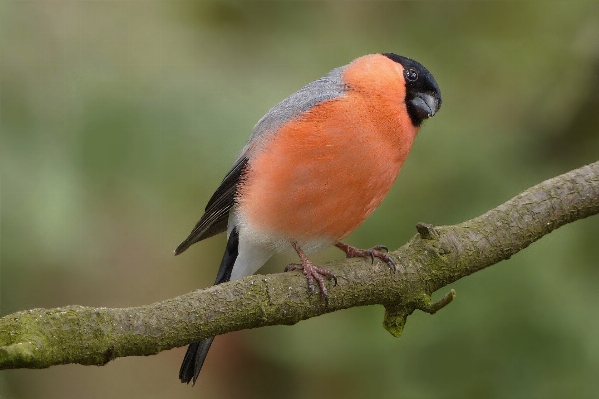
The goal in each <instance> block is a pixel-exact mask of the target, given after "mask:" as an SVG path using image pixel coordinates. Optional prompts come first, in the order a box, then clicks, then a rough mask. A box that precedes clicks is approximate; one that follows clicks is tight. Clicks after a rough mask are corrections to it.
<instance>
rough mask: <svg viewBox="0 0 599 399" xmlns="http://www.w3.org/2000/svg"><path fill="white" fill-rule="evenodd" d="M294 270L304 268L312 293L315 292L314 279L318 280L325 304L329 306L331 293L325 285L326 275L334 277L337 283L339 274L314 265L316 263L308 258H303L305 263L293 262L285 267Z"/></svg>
mask: <svg viewBox="0 0 599 399" xmlns="http://www.w3.org/2000/svg"><path fill="white" fill-rule="evenodd" d="M292 270H302V271H303V272H304V276H305V277H306V281H307V282H308V290H310V293H311V294H314V280H316V281H317V282H318V287H319V288H320V292H321V294H322V297H323V298H324V301H325V304H326V305H327V306H328V305H329V293H328V291H327V287H326V285H325V281H324V277H328V278H330V279H332V280H333V282H334V285H337V276H335V275H334V274H333V273H331V272H330V271H328V270H325V269H323V268H320V267H318V266H314V264H313V263H312V262H310V261H309V260H308V259H305V260H303V263H291V264H289V265H287V267H286V268H285V271H286V272H288V271H292Z"/></svg>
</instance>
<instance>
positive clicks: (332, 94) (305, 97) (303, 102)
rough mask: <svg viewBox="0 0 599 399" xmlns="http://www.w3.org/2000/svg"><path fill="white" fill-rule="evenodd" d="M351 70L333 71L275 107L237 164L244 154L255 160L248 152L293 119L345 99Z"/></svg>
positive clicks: (263, 118) (256, 129)
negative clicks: (345, 79)
mask: <svg viewBox="0 0 599 399" xmlns="http://www.w3.org/2000/svg"><path fill="white" fill-rule="evenodd" d="M346 67H347V65H346V66H342V67H339V68H335V69H333V70H332V71H331V72H329V73H328V74H327V75H325V76H323V77H322V78H320V79H317V80H315V81H314V82H311V83H308V84H307V85H306V86H304V87H302V88H301V89H299V90H298V91H296V92H295V93H293V94H292V95H290V96H289V97H287V98H286V99H284V100H283V101H281V102H280V103H278V104H277V105H275V106H274V107H272V108H271V109H270V110H269V111H268V112H267V113H266V115H264V116H263V117H262V118H261V119H260V120H259V121H258V123H256V126H255V127H254V132H253V133H252V135H251V136H250V138H249V140H248V142H247V144H246V145H245V147H244V148H243V150H241V153H240V154H239V156H238V157H237V160H236V162H235V163H237V162H238V161H239V160H240V159H241V158H242V157H244V155H247V156H248V157H249V158H251V157H252V156H251V154H247V152H248V150H250V149H255V148H257V147H259V146H260V144H261V143H262V142H263V141H264V140H265V139H268V138H269V137H270V135H272V134H275V133H276V131H277V130H278V129H279V128H280V127H281V126H282V125H284V124H285V123H287V122H289V121H290V120H291V119H294V118H297V117H299V116H300V115H301V114H303V113H304V112H306V111H308V110H310V109H311V108H312V107H313V106H314V105H316V104H318V103H320V102H322V101H325V100H330V99H332V98H337V97H342V96H343V95H344V93H345V83H344V82H343V71H344V69H345V68H346Z"/></svg>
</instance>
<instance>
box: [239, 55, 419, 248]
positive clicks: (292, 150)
mask: <svg viewBox="0 0 599 399" xmlns="http://www.w3.org/2000/svg"><path fill="white" fill-rule="evenodd" d="M365 58H367V57H363V58H361V59H358V60H356V61H355V62H354V63H352V64H350V65H349V66H348V67H347V69H346V70H345V73H344V80H345V82H346V83H347V84H348V85H349V86H350V89H349V90H348V93H347V95H346V96H344V97H341V98H336V99H333V100H328V101H325V102H323V103H321V104H319V105H318V106H316V107H314V108H313V109H312V110H310V111H309V112H307V113H305V114H303V115H302V116H300V117H299V118H297V119H294V120H292V121H291V122H288V123H286V124H285V125H283V126H282V127H281V128H280V129H279V131H278V132H277V133H276V134H274V135H273V136H272V138H271V139H270V140H269V141H267V142H266V144H265V145H264V146H263V148H262V149H260V150H259V151H258V153H257V154H256V155H255V156H254V157H252V158H251V160H250V163H249V169H248V171H247V173H246V175H245V176H244V178H243V181H242V183H241V186H240V189H239V192H238V203H239V212H240V215H242V218H243V219H244V221H245V223H247V224H248V225H250V226H251V227H252V229H255V230H256V231H260V232H262V233H265V234H267V235H272V236H274V237H282V238H284V239H286V240H289V241H306V240H312V239H320V238H324V239H330V240H333V241H336V240H341V239H342V238H344V237H346V236H347V235H349V234H350V233H351V232H352V231H353V230H354V229H356V227H358V226H359V225H360V224H361V223H362V222H363V221H364V220H365V219H366V218H367V217H368V216H369V215H370V214H371V213H372V212H373V211H374V209H375V208H376V207H377V206H378V205H379V204H380V203H381V201H382V200H383V198H384V196H385V195H386V194H387V192H388V191H389V189H390V188H391V186H392V184H393V182H394V180H395V178H396V176H397V174H398V173H399V170H400V168H401V165H402V164H403V162H404V161H405V159H406V157H407V155H408V152H409V150H410V147H411V145H412V142H413V140H414V137H415V135H416V132H417V128H415V127H413V126H412V124H411V123H410V120H409V117H408V115H407V111H406V109H405V104H404V96H405V88H404V85H403V79H402V78H401V77H402V75H401V70H400V69H399V70H398V67H397V66H396V65H398V64H396V63H393V62H387V59H386V57H383V56H380V58H379V56H370V58H367V59H365ZM373 58H374V59H373ZM361 63H362V64H361Z"/></svg>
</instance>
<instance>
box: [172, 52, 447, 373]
mask: <svg viewBox="0 0 599 399" xmlns="http://www.w3.org/2000/svg"><path fill="white" fill-rule="evenodd" d="M440 107H441V91H440V89H439V86H438V85H437V82H436V81H435V78H434V77H433V75H432V74H431V73H430V72H429V71H428V70H427V69H426V68H425V67H424V66H423V65H422V64H420V63H419V62H417V61H415V60H413V59H410V58H408V57H404V56H401V55H397V54H395V53H376V54H368V55H365V56H362V57H359V58H357V59H355V60H353V61H351V62H350V63H349V64H347V65H344V66H341V67H338V68H335V69H333V70H332V71H330V72H329V73H328V74H326V75H325V76H324V77H322V78H320V79H317V80H315V81H313V82H311V83H309V84H307V85H306V86H304V87H303V88H301V89H300V90H298V91H297V92H295V93H294V94H292V95H291V96H289V97H287V98H286V99H284V100H283V101H281V102H280V103H278V104H277V105H275V106H274V107H273V108H271V109H270V110H269V111H268V112H267V113H266V115H264V116H263V117H262V118H261V119H260V120H259V121H258V123H257V124H256V125H255V127H254V129H253V132H252V134H251V136H250V138H249V140H248V142H247V144H246V145H245V146H244V147H243V149H242V150H241V152H240V153H239V155H238V157H237V159H236V160H235V162H234V164H233V167H232V168H231V170H230V171H229V173H228V174H227V175H226V176H225V178H224V179H223V181H222V183H221V184H220V186H219V187H218V188H217V190H216V191H215V192H214V194H213V195H212V197H211V198H210V200H209V201H208V203H207V205H206V208H205V212H204V214H203V216H202V217H201V218H200V220H199V221H198V222H197V224H196V225H195V227H194V228H193V230H192V231H191V233H190V234H189V236H188V237H187V238H186V239H185V240H184V241H183V242H182V243H181V244H180V245H179V246H178V247H177V249H176V250H175V255H179V254H181V253H182V252H184V251H185V250H187V249H188V248H189V247H190V246H191V245H192V244H194V243H196V242H198V241H201V240H204V239H207V238H209V237H212V236H214V235H217V234H220V233H223V232H226V233H227V244H226V248H225V253H224V255H223V258H222V261H221V264H220V268H219V269H218V273H217V276H216V281H215V283H214V284H215V285H216V284H221V283H224V282H227V281H232V280H237V279H240V278H242V277H245V276H249V275H251V274H254V273H255V272H256V271H257V270H258V269H259V268H260V267H261V266H262V265H264V263H266V261H267V260H268V259H269V258H270V257H271V256H272V255H273V254H274V253H277V252H286V251H290V250H291V249H293V250H295V252H296V253H297V255H298V256H299V259H300V262H299V263H292V264H290V265H288V266H287V267H286V268H285V270H286V271H290V270H302V271H303V274H304V275H305V278H306V280H307V284H308V288H309V290H310V291H312V292H314V284H315V282H316V283H317V284H318V286H319V289H320V292H321V295H322V296H323V298H324V300H325V303H326V304H328V291H327V288H326V285H325V278H326V279H332V280H333V282H334V283H336V280H337V278H336V276H335V275H334V274H333V273H331V272H329V271H327V270H325V269H323V268H321V267H318V266H316V265H314V264H313V263H312V262H311V261H310V259H309V258H308V255H309V254H312V253H314V252H317V251H319V250H321V249H324V248H326V247H329V246H333V245H334V246H336V247H337V248H339V249H341V250H342V251H344V252H345V254H346V256H347V257H370V258H371V259H372V261H373V262H374V258H375V257H376V258H379V259H381V260H383V261H384V262H387V263H388V264H390V265H392V266H395V262H394V261H393V259H392V258H391V257H390V256H388V255H387V253H386V251H387V248H386V247H384V246H382V245H378V246H375V247H373V248H370V249H365V250H362V249H358V248H355V247H353V246H350V245H346V244H344V243H342V242H341V240H343V239H344V238H346V237H347V236H348V235H349V234H350V233H351V232H352V231H354V230H355V229H356V228H357V227H358V226H359V225H360V224H361V223H362V222H363V221H364V220H366V218H368V216H369V215H370V214H371V213H372V212H373V211H374V210H375V208H376V207H377V206H378V205H379V204H380V203H381V201H382V200H383V198H384V197H385V195H386V194H387V192H388V191H389V189H390V188H391V186H392V185H393V183H394V181H395V179H396V177H397V175H398V173H399V171H400V169H401V166H402V165H403V163H404V161H405V160H406V157H407V156H408V153H409V151H410V148H411V146H412V143H413V140H414V138H415V137H416V134H417V132H418V130H419V129H420V127H421V125H422V123H423V121H424V120H426V119H428V118H430V117H432V116H434V115H435V114H436V113H437V112H438V110H439V108H440ZM213 340H214V337H211V338H206V339H203V340H201V341H199V342H195V343H192V344H190V345H189V347H188V349H187V352H186V354H185V357H184V359H183V363H182V365H181V368H180V370H179V379H180V380H181V382H183V383H189V382H191V381H193V385H195V383H196V380H197V379H198V375H199V373H200V370H201V368H202V365H203V364H204V360H205V359H206V355H207V354H208V350H209V349H210V345H211V344H212V341H213Z"/></svg>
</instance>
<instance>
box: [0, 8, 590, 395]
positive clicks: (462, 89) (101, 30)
mask: <svg viewBox="0 0 599 399" xmlns="http://www.w3.org/2000/svg"><path fill="white" fill-rule="evenodd" d="M0 7H1V8H0V11H1V12H0V52H1V53H0V63H1V64H0V68H1V69H0V73H1V75H0V123H1V125H0V128H1V137H0V154H1V160H0V162H1V163H0V165H1V183H2V186H1V198H0V199H1V203H0V206H1V208H0V211H1V226H0V229H1V230H0V239H1V244H2V248H1V249H2V251H1V255H0V256H1V257H0V260H1V269H0V272H1V274H0V277H1V303H0V305H1V314H2V315H4V314H7V313H10V312H12V311H16V310H21V309H27V308H32V307H54V306H63V305H67V304H81V305H90V306H130V305H139V304H144V303H150V302H155V301H159V300H162V299H165V298H169V297H174V296H176V295H179V294H182V293H185V292H188V291H190V290H192V289H195V288H200V287H204V286H207V285H209V284H210V283H212V281H213V279H214V275H215V273H216V269H217V265H218V262H219V261H220V256H221V252H222V250H223V247H224V239H223V237H218V238H213V239H210V240H208V241H206V242H203V243H200V244H197V245H196V246H194V247H193V248H192V249H190V250H189V251H188V252H186V253H185V254H184V255H182V256H180V257H177V258H174V257H172V250H173V249H174V248H175V246H176V245H177V244H178V243H179V242H180V241H181V240H182V239H183V238H184V237H185V236H186V234H187V233H188V232H189V230H190V229H191V227H192V226H193V224H194V223H195V221H196V219H197V218H199V216H200V215H201V212H202V210H203V207H204V205H205V203H206V201H207V200H208V198H209V197H210V194H211V193H212V191H213V190H214V189H215V188H216V187H217V185H218V183H219V182H220V180H221V179H222V177H223V176H224V174H225V173H226V172H227V171H228V168H229V167H230V165H231V163H232V161H233V160H234V158H235V156H236V154H237V151H239V149H240V148H241V147H242V146H243V144H244V143H245V140H246V139H247V137H248V136H249V134H250V132H251V128H252V126H253V125H254V124H255V122H256V121H257V120H258V119H259V118H260V117H261V116H262V115H263V114H264V113H265V112H266V111H267V110H268V109H269V108H270V107H271V106H272V105H274V104H275V103H276V102H278V101H280V100H281V99H283V98H284V97H285V96H287V95H289V94H290V93H292V92H293V91H294V90H297V89H298V88H300V87H301V86H302V85H304V84H305V83H307V82H309V81H311V80H314V79H316V78H318V77H320V76H322V75H323V74H324V73H326V72H327V71H328V70H330V69H332V68H334V67H337V66H340V65H343V64H345V63H347V62H349V61H350V60H351V59H353V58H356V57H358V56H360V55H363V54H367V53H373V52H387V51H392V52H397V53H400V54H402V55H407V56H410V57H413V58H415V59H417V60H419V61H420V62H422V63H423V64H424V65H426V66H427V67H428V68H429V69H430V70H431V71H432V72H433V74H434V75H435V77H436V79H437V81H438V82H439V84H440V86H441V89H442V92H443V107H442V109H441V111H440V112H439V114H438V115H437V116H435V118H433V119H432V120H430V121H428V122H427V123H426V124H425V126H424V127H423V129H422V131H421V133H420V135H419V137H418V139H417V140H416V143H415V146H414V148H413V151H412V154H411V155H410V157H409V159H408V161H407V163H406V165H405V167H404V169H403V171H402V173H401V175H400V177H399V179H398V181H397V183H396V185H395V186H394V188H393V190H392V192H391V193H390V194H389V196H388V197H387V199H386V200H385V201H384V203H383V205H381V207H380V208H379V210H377V211H376V212H375V214H374V215H373V216H372V217H371V218H370V219H369V220H368V221H367V222H366V223H365V224H364V225H363V226H361V227H360V228H359V229H358V230H357V231H356V232H355V233H354V234H353V235H352V236H351V237H350V238H349V240H348V241H349V242H350V243H352V244H355V245H358V246H364V247H367V246H371V245H373V244H378V243H384V244H386V245H388V246H390V247H397V246H399V245H401V244H403V243H404V242H405V241H406V240H407V239H408V238H409V237H410V236H412V235H413V234H415V230H414V225H415V224H416V223H417V222H419V221H422V222H428V223H433V224H453V223H457V222H460V221H463V220H466V219H469V218H471V217H474V216H476V215H478V214H480V213H482V212H485V211H486V210H488V209H490V208H491V207H494V206H496V205H498V204H500V203H501V202H503V201H505V200H507V199H508V198H510V197H512V196H514V195H516V194H517V193H518V192H520V191H521V190H523V189H525V188H527V187H529V186H532V185H534V184H536V183H538V182H540V181H542V180H544V179H546V178H549V177H552V176H553V175H557V174H559V173H562V172H565V171H567V170H569V169H572V168H575V167H578V166H581V165H583V164H585V163H589V162H592V161H595V160H597V156H598V155H599V132H598V129H599V77H598V74H599V3H597V2H596V1H589V2H585V1H572V2H539V1H520V2H512V1H489V2H476V1H470V2H461V1H426V2H425V1H400V2H366V1H365V2H343V1H337V2H275V1H266V2H208V1H174V2H167V1H6V0H5V1H3V2H2V3H1V4H0ZM597 237H599V223H598V221H597V220H596V218H591V219H588V220H584V221H581V222H577V223H575V224H574V225H571V226H566V227H564V228H562V229H560V230H558V231H557V232H555V233H553V234H552V235H550V236H548V237H545V238H543V239H542V240H541V241H540V242H538V243H536V244H534V245H533V246H531V247H530V248H528V249H527V250H525V251H524V252H523V253H521V254H518V255H517V256H515V257H514V258H513V259H511V260H509V261H507V262H503V263H502V264H499V265H496V266H494V267H492V268H490V269H488V270H485V271H483V272H480V273H477V274H475V275H474V276H471V277H469V278H468V279H465V280H462V281H460V282H458V283H457V284H455V285H454V287H453V288H455V289H456V290H457V292H458V298H457V300H456V301H455V302H454V303H452V304H451V305H450V306H449V307H448V308H447V309H444V310H443V311H441V312H440V313H438V314H437V315H435V316H434V317H431V316H428V315H421V314H415V315H414V316H412V318H411V320H409V322H408V325H407V328H406V330H405V332H404V335H403V337H402V338H401V339H400V340H397V339H394V338H392V337H391V336H390V335H389V334H388V333H387V332H386V331H384V330H383V328H382V327H381V320H382V313H383V311H382V309H381V308H378V307H372V308H364V309H351V310H348V311H343V312H337V313H335V314H331V315H327V316H324V317H320V318H317V319H311V320H308V321H305V322H302V323H299V324H298V325H296V326H293V327H272V328H264V329H260V330H255V331H245V332H238V333H234V334H229V335H227V336H224V337H220V338H219V339H217V340H216V341H215V345H214V347H213V349H212V353H211V354H210V355H209V357H208V360H207V363H206V365H205V368H204V370H203V372H202V375H201V376H200V380H199V383H198V385H197V386H196V387H195V388H194V389H191V388H190V387H187V386H184V385H182V384H180V383H179V382H178V380H177V370H178V367H179V364H180V361H181V357H182V356H183V350H182V349H180V350H174V351H169V352H165V353H161V354H160V355H158V356H153V357H149V358H124V359H118V360H116V361H114V362H112V363H110V364H108V365H107V366H105V367H102V368H97V367H83V366H76V365H71V366H59V367H53V368H50V369H47V370H14V371H3V372H2V373H0V397H2V398H5V397H6V398H11V399H12V398H15V399H16V398H63V397H128V398H137V397H140V398H141V397H143V398H162V397H175V396H176V397H180V398H184V397H197V396H200V395H201V396H202V397H205V398H225V397H245V398H253V397H256V398H267V397H289V398H303V397H309V396H310V397H322V398H332V397H344V398H362V397H376V398H454V397H460V398H480V397H485V398H519V397H522V398H525V397H526V398H528V397H539V398H540V397H542V398H562V397H570V398H587V397H593V396H594V395H596V392H597V391H598V390H599V380H598V379H597V378H596V376H597V375H598V374H599V338H597V337H598V336H599V311H598V310H597V309H598V308H597V305H596V304H597V303H599V294H598V290H597V289H596V287H597V284H598V283H599V268H598V267H597V263H598V260H597V259H598V258H599V246H598V245H597ZM335 256H337V257H338V256H340V254H339V253H338V251H337V252H336V251H334V250H330V251H325V252H324V253H323V254H321V255H320V256H318V257H317V259H319V260H321V261H322V260H326V259H329V258H331V257H335ZM288 260H289V258H285V257H279V258H275V259H273V261H271V262H270V263H269V265H268V266H267V267H266V268H265V270H266V271H271V272H274V271H280V270H282V268H283V265H284V264H285V263H286V262H287V261H288Z"/></svg>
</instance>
